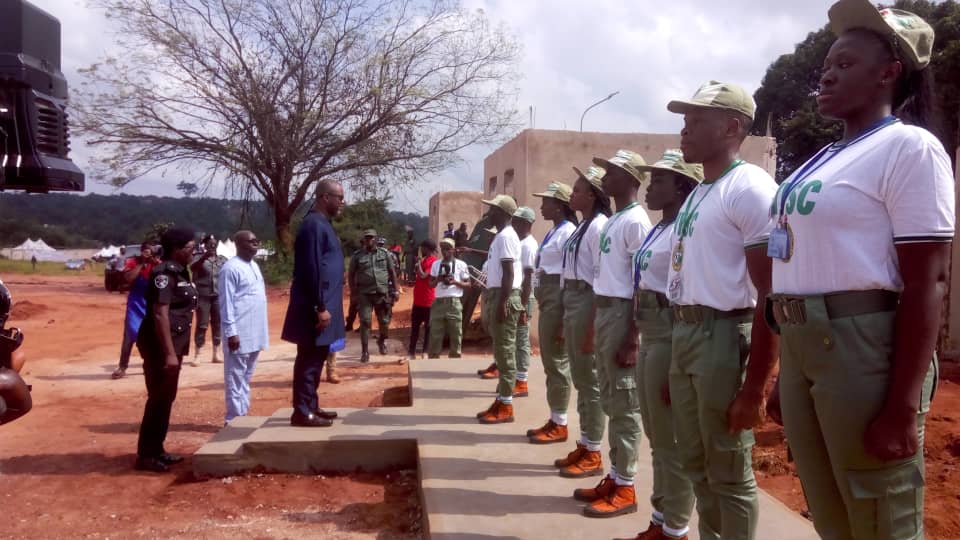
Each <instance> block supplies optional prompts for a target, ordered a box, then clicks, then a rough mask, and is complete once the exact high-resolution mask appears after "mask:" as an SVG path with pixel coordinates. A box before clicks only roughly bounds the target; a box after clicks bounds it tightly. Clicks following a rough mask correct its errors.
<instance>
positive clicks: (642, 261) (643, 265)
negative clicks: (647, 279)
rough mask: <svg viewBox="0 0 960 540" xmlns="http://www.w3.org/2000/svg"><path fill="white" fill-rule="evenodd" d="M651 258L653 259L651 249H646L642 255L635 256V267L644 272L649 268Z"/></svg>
mask: <svg viewBox="0 0 960 540" xmlns="http://www.w3.org/2000/svg"><path fill="white" fill-rule="evenodd" d="M651 257H653V250H652V249H648V250H645V251H644V252H643V253H638V254H637V262H638V263H639V264H638V265H637V267H638V268H639V269H640V271H641V272H644V271H646V269H647V268H649V267H650V258H651Z"/></svg>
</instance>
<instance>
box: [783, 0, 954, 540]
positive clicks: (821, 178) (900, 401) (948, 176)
mask: <svg viewBox="0 0 960 540" xmlns="http://www.w3.org/2000/svg"><path fill="white" fill-rule="evenodd" d="M830 26H831V28H832V30H833V32H834V33H836V34H837V35H838V38H837V40H836V42H834V44H833V46H832V47H831V48H830V52H829V53H828V54H827V57H826V58H825V59H824V62H823V71H822V75H821V78H820V94H819V96H818V98H817V104H818V106H819V109H820V114H821V115H823V116H824V117H827V118H834V119H839V120H842V121H843V127H844V130H843V137H842V138H841V139H840V141H838V142H836V143H833V144H830V145H828V146H827V147H825V148H824V149H823V150H821V151H820V152H819V153H818V154H816V155H815V156H814V157H813V158H812V159H811V160H810V161H808V162H807V163H805V164H804V165H803V166H802V167H800V168H799V169H798V170H797V171H796V172H795V173H794V174H793V175H792V176H791V177H790V178H788V179H787V180H786V181H784V183H783V184H782V185H781V187H780V190H779V192H778V193H777V195H776V197H775V199H774V203H773V206H772V208H771V210H772V212H773V214H774V218H775V223H776V226H775V229H774V231H773V232H772V233H771V240H770V249H769V252H770V255H771V257H773V291H774V293H775V294H774V295H773V296H772V297H771V300H772V302H771V310H772V314H771V315H772V316H773V318H774V319H775V321H776V323H778V324H779V328H780V333H781V342H780V344H781V347H780V355H781V369H780V399H781V407H782V412H783V423H784V427H785V428H786V434H787V437H788V438H789V440H790V447H791V449H792V450H793V455H794V457H795V458H796V462H797V472H798V473H799V476H800V481H801V483H802V484H803V491H804V494H805V495H806V498H807V502H808V504H809V505H810V511H811V513H812V514H813V522H814V526H815V527H816V529H817V533H818V534H819V535H820V536H821V537H822V538H829V539H856V540H861V539H871V540H873V539H876V540H906V539H914V538H923V537H924V531H923V485H924V472H923V424H924V418H925V416H926V413H927V411H928V410H929V406H930V400H931V397H932V393H933V388H934V383H935V378H936V370H937V367H936V358H935V353H934V349H935V345H936V341H937V332H938V329H939V327H940V320H941V319H940V311H941V306H942V300H943V294H944V290H945V289H946V287H947V273H948V268H949V261H950V247H951V241H952V239H953V236H954V220H955V218H954V180H953V174H952V171H951V168H950V158H949V157H948V156H947V153H946V152H945V151H944V149H943V146H942V144H941V143H940V141H939V140H937V138H936V137H935V136H934V135H933V134H931V133H930V132H929V131H927V130H926V129H924V127H929V126H930V125H931V120H933V118H934V117H933V115H932V114H931V110H930V106H931V105H932V103H933V101H930V100H932V99H933V98H934V94H933V93H932V92H930V93H928V92H927V91H926V90H927V89H932V80H933V74H932V73H931V72H930V69H931V68H930V67H929V66H928V64H929V62H930V55H931V50H932V48H933V39H934V35H933V29H932V28H931V27H930V26H929V25H928V24H927V23H926V22H924V20H923V19H921V18H920V17H918V16H916V15H914V14H913V13H909V12H905V11H900V10H895V9H888V10H886V9H885V10H883V11H877V9H876V8H875V7H874V6H873V5H872V4H871V3H870V2H868V1H867V0H842V1H841V2H837V3H836V4H834V5H833V7H832V8H831V9H830ZM894 114H896V115H897V116H899V117H900V118H902V119H903V120H904V122H909V123H911V124H914V125H905V123H904V122H901V121H900V120H898V118H897V116H893V115H894ZM777 238H778V239H779V240H777V241H776V242H775V241H774V240H775V239H777ZM773 401H774V400H771V402H773ZM772 404H773V403H771V405H772Z"/></svg>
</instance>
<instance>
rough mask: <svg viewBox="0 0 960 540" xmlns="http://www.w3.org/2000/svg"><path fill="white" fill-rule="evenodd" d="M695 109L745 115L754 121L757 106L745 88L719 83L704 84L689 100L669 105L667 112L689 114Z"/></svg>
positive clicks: (676, 101) (672, 102)
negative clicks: (718, 110)
mask: <svg viewBox="0 0 960 540" xmlns="http://www.w3.org/2000/svg"><path fill="white" fill-rule="evenodd" d="M693 109H720V110H725V111H736V112H738V113H743V114H745V115H747V116H749V117H750V119H751V120H753V115H754V113H755V112H756V111H757V104H756V103H755V102H754V101H753V97H752V96H751V95H750V94H748V93H747V91H746V90H744V89H743V88H741V87H739V86H737V85H735V84H731V83H723V82H718V81H710V82H708V83H707V84H704V85H703V86H701V87H700V88H699V89H697V93H695V94H694V95H693V97H692V98H690V99H689V100H686V101H683V100H673V101H671V102H670V103H667V110H668V111H670V112H672V113H677V114H687V112H689V111H690V110H693Z"/></svg>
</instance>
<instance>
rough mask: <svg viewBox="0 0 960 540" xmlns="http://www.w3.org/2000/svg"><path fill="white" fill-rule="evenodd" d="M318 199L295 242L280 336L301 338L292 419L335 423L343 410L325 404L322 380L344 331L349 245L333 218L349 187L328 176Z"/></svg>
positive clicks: (313, 423)
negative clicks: (345, 267)
mask: <svg viewBox="0 0 960 540" xmlns="http://www.w3.org/2000/svg"><path fill="white" fill-rule="evenodd" d="M315 199H316V202H315V203H314V207H313V209H312V210H311V211H310V212H308V213H307V215H306V217H305V218H304V219H303V223H302V224H301V225H300V230H299V231H297V239H296V240H295V242H294V257H293V282H292V283H291V285H290V304H289V306H288V307H287V316H286V318H285V319H284V321H283V332H282V333H281V335H280V337H281V339H283V340H284V341H289V342H291V343H296V344H297V358H296V360H295V361H294V364H293V415H292V416H291V417H290V425H292V426H303V427H329V426H330V425H332V424H333V422H332V420H333V419H334V418H336V417H337V413H335V412H333V411H324V410H323V409H321V408H320V406H319V403H318V402H317V385H318V384H319V383H320V371H321V370H322V369H323V363H324V361H326V359H327V355H329V354H330V344H331V343H333V342H335V341H337V340H338V339H341V338H343V337H344V320H343V248H342V247H341V245H340V237H339V236H337V232H336V231H335V230H334V229H333V225H332V223H331V221H332V220H333V218H335V217H337V216H338V215H340V211H341V210H342V209H343V206H344V200H343V187H342V186H341V185H340V184H339V183H337V182H334V181H333V180H322V181H321V182H320V183H319V185H318V186H317V192H316V196H315Z"/></svg>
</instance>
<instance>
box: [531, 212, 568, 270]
mask: <svg viewBox="0 0 960 540" xmlns="http://www.w3.org/2000/svg"><path fill="white" fill-rule="evenodd" d="M575 230H577V226H576V225H574V224H573V223H572V222H570V221H566V220H564V221H563V223H561V224H560V225H559V226H557V227H554V228H553V229H551V230H550V232H549V233H547V236H545V237H544V238H543V245H541V246H540V252H539V256H540V266H538V267H537V273H542V274H551V275H560V274H561V273H563V246H564V244H566V243H567V238H570V235H571V234H573V231H575Z"/></svg>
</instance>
